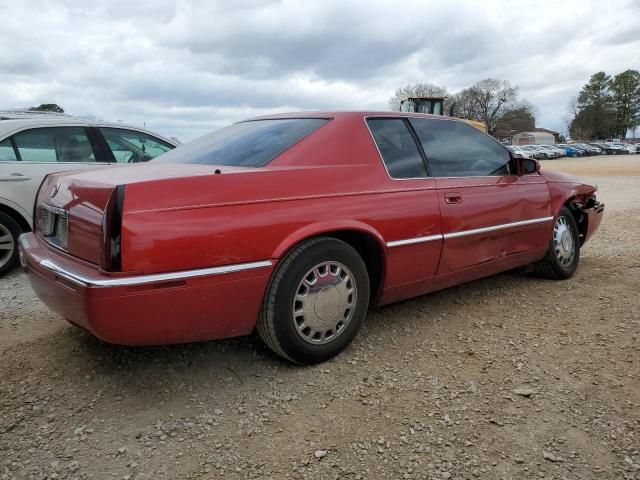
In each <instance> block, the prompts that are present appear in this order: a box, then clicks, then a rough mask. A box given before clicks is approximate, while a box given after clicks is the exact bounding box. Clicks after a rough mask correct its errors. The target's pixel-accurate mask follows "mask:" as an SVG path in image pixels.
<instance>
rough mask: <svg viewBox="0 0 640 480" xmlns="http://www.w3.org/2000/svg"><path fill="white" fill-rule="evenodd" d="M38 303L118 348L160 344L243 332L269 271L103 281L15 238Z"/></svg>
mask: <svg viewBox="0 0 640 480" xmlns="http://www.w3.org/2000/svg"><path fill="white" fill-rule="evenodd" d="M19 247H20V261H21V263H22V266H23V268H24V269H25V271H26V272H27V274H28V277H29V281H30V282H31V285H32V287H33V289H34V291H35V292H36V294H37V295H38V297H39V298H40V299H41V300H42V301H43V302H44V303H45V304H46V305H47V306H48V307H49V308H50V309H51V310H53V311H54V312H56V313H59V314H60V315H62V316H63V317H64V318H65V319H67V320H68V321H69V322H70V323H73V324H75V325H77V326H79V327H82V328H84V329H86V330H88V331H90V332H91V333H93V334H94V335H95V336H96V337H98V338H100V339H102V340H104V341H107V342H110V343H116V344H122V345H160V344H169V343H183V342H192V341H200V340H212V339H216V338H225V337H232V336H238V335H246V334H248V333H250V332H251V331H252V330H253V328H254V326H255V322H256V319H257V316H258V313H259V310H260V305H261V304H262V298H263V295H264V291H265V288H266V285H267V282H268V280H269V276H270V274H271V271H272V269H273V265H272V262H271V261H269V260H265V261H262V262H252V263H244V264H235V265H227V266H222V267H215V268H207V269H200V270H188V271H183V272H171V273H167V274H154V275H135V276H110V275H105V274H104V273H103V272H100V271H99V270H98V269H97V268H95V267H94V266H92V265H90V264H87V263H84V262H81V261H79V260H75V259H70V258H69V257H67V256H63V255H62V254H58V253H57V252H53V251H51V250H50V249H49V248H47V247H46V246H45V245H44V243H43V242H42V241H41V240H39V238H38V237H37V235H35V234H33V233H27V234H24V235H22V236H21V237H20V242H19Z"/></svg>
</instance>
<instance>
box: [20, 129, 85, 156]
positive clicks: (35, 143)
mask: <svg viewBox="0 0 640 480" xmlns="http://www.w3.org/2000/svg"><path fill="white" fill-rule="evenodd" d="M13 140H14V142H15V144H16V147H17V148H18V153H19V154H20V160H22V161H23V162H39V163H40V162H71V163H84V162H87V163H92V162H95V161H96V157H95V154H94V152H93V148H92V147H91V142H90V141H89V137H88V136H87V133H86V131H85V129H84V128H83V127H50V128H34V129H31V130H26V131H23V132H20V133H16V134H15V135H14V136H13Z"/></svg>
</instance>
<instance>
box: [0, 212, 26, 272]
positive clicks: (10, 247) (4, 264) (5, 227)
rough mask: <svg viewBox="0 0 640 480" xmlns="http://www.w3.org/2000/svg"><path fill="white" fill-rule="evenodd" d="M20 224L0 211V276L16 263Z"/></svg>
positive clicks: (20, 230)
mask: <svg viewBox="0 0 640 480" xmlns="http://www.w3.org/2000/svg"><path fill="white" fill-rule="evenodd" d="M21 233H22V229H21V228H20V225H18V223H17V222H16V221H15V220H14V219H13V218H11V217H10V216H9V215H7V214H6V213H2V212H0V276H3V275H4V274H6V273H7V272H9V271H10V270H11V269H12V268H13V267H15V266H16V265H17V264H18V237H19V236H20V234H21Z"/></svg>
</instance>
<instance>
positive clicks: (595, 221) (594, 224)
mask: <svg viewBox="0 0 640 480" xmlns="http://www.w3.org/2000/svg"><path fill="white" fill-rule="evenodd" d="M583 213H584V215H585V217H586V220H587V228H586V232H585V235H584V240H583V242H582V243H583V244H584V243H586V242H587V241H589V239H590V238H591V237H592V236H593V234H594V233H595V232H596V230H598V227H599V226H600V223H601V222H602V217H603V216H604V203H599V202H597V203H596V204H595V205H594V206H593V207H591V208H586V209H585V210H583Z"/></svg>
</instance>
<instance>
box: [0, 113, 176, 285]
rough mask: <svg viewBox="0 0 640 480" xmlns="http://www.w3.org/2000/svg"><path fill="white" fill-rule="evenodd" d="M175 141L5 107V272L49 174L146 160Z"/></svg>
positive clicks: (1, 194)
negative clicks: (18, 111)
mask: <svg viewBox="0 0 640 480" xmlns="http://www.w3.org/2000/svg"><path fill="white" fill-rule="evenodd" d="M176 146H178V142H176V141H174V140H170V139H167V138H164V137H162V136H160V135H158V134H156V133H153V132H150V131H147V130H144V129H141V128H137V127H131V126H125V125H122V124H120V123H106V122H99V121H91V120H86V119H81V118H74V117H70V116H68V115H54V114H42V113H40V114H36V113H5V112H0V276H2V275H3V274H5V273H6V272H8V271H9V270H11V268H13V267H14V266H15V265H16V263H17V261H18V248H17V245H18V244H17V239H18V236H19V235H20V234H21V233H23V232H26V231H29V230H31V228H32V226H33V219H32V215H33V204H34V202H35V197H36V193H37V191H38V188H39V187H40V184H41V183H42V181H43V179H44V177H45V176H46V175H48V174H50V173H55V172H61V171H67V170H77V169H81V168H91V167H93V168H95V167H102V168H106V167H108V166H109V165H114V164H118V163H120V164H122V163H136V162H145V161H147V160H150V159H152V158H154V157H157V156H158V155H161V154H162V153H164V152H167V151H169V150H171V149H173V148H175V147H176Z"/></svg>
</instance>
